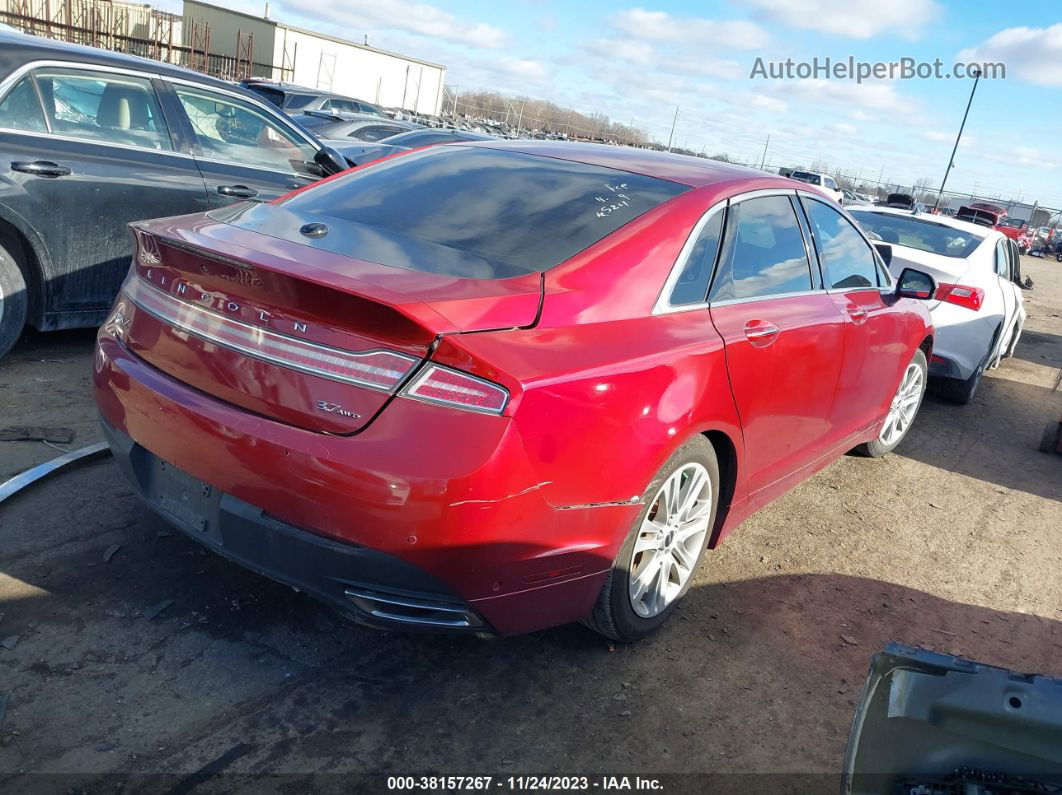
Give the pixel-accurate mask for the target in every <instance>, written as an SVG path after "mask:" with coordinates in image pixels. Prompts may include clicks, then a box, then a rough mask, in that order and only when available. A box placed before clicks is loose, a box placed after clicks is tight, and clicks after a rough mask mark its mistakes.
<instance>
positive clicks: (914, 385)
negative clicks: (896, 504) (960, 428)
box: [856, 348, 929, 458]
mask: <svg viewBox="0 0 1062 795" xmlns="http://www.w3.org/2000/svg"><path fill="white" fill-rule="evenodd" d="M928 374H929V364H928V362H926V355H925V353H924V352H923V351H922V349H921V348H919V349H918V350H917V351H915V355H914V358H913V359H911V363H910V364H908V365H907V368H906V369H905V370H904V371H903V377H902V378H901V379H900V386H899V387H897V389H896V394H895V395H894V396H893V398H892V403H891V404H890V405H889V413H888V414H886V415H885V423H884V424H883V425H882V426H881V433H879V434H878V438H877V439H874V440H873V441H870V442H867V443H866V444H861V445H860V446H859V447H857V448H856V450H857V451H858V452H860V453H862V454H863V455H865V456H869V457H871V458H881V456H883V455H886V454H888V453H891V452H892V451H893V450H895V449H896V447H897V446H898V445H899V444H900V442H902V441H903V440H904V438H906V436H907V432H908V431H909V430H911V425H913V424H914V420H915V417H916V416H917V415H918V409H919V408H921V406H922V398H923V397H925V394H926V383H927V380H928V379H927V376H928Z"/></svg>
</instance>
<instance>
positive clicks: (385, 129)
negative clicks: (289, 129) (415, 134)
mask: <svg viewBox="0 0 1062 795" xmlns="http://www.w3.org/2000/svg"><path fill="white" fill-rule="evenodd" d="M292 118H293V119H294V120H295V122H296V123H297V124H299V125H300V126H302V127H305V128H306V129H307V130H309V131H310V132H312V133H313V134H314V135H316V136H317V137H318V138H354V139H356V140H358V141H370V142H371V141H382V140H383V139H384V138H390V137H391V136H392V135H397V134H398V133H404V132H406V131H408V130H416V129H419V128H420V125H418V124H411V123H410V122H408V121H397V120H395V119H381V118H380V117H378V116H369V115H367V114H364V113H341V112H338V111H329V110H311V111H307V112H305V113H298V114H295V115H293V116H292Z"/></svg>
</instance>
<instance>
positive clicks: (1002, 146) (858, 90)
mask: <svg viewBox="0 0 1062 795" xmlns="http://www.w3.org/2000/svg"><path fill="white" fill-rule="evenodd" d="M177 2H178V0H165V1H164V2H162V3H160V5H161V6H163V7H167V6H173V5H177ZM213 2H215V3H216V4H217V5H223V6H227V7H230V8H234V9H238V10H241V11H246V12H249V13H255V14H261V13H262V11H263V8H264V5H265V3H264V1H263V2H258V1H257V0H213ZM172 10H175V11H179V10H180V9H179V8H173V9H172ZM270 17H272V18H273V19H277V20H280V21H283V22H287V23H289V24H293V25H299V26H303V27H307V28H311V29H317V30H322V31H325V32H328V33H330V34H331V35H339V36H344V37H346V38H350V39H352V40H354V41H358V42H361V41H362V40H363V37H364V36H365V35H366V34H367V35H368V36H369V41H370V43H371V44H372V45H374V46H377V47H381V48H383V49H387V50H392V51H396V52H400V53H403V54H406V55H411V56H415V57H418V58H421V59H424V60H429V61H433V62H436V63H441V64H444V65H445V66H446V67H447V77H446V80H447V83H448V84H449V85H454V86H457V87H458V90H460V91H467V90H473V89H486V90H496V91H500V92H503V93H512V94H520V95H526V96H531V97H535V98H540V99H548V100H551V101H554V102H556V103H557V104H559V105H563V106H570V107H573V108H575V109H576V110H579V111H581V112H584V113H594V112H597V113H604V114H606V115H608V116H610V117H611V118H612V119H613V120H614V121H620V122H622V123H624V124H626V123H629V122H630V121H631V120H632V119H633V122H634V125H635V126H636V127H640V128H642V129H644V130H646V131H647V132H648V133H649V134H650V135H651V136H653V137H654V138H655V139H656V140H659V141H662V142H665V143H666V142H667V140H668V137H669V135H670V132H671V126H672V120H673V117H674V113H675V108H676V106H678V109H679V110H678V121H677V124H676V125H675V132H674V141H675V143H676V145H683V146H686V147H688V148H690V149H693V150H697V151H700V150H702V149H703V150H704V151H705V152H706V153H707V154H709V155H711V154H716V153H721V152H725V153H727V154H729V155H731V156H732V157H734V158H737V159H740V160H742V161H745V162H748V161H752V160H755V161H756V162H757V163H758V162H759V161H760V160H761V158H762V156H763V151H764V146H765V144H766V142H767V137H768V136H770V144H769V148H768V150H767V158H766V159H767V162H768V163H769V164H772V165H774V166H779V165H791V164H804V165H805V166H806V165H810V164H811V163H813V162H814V161H824V162H826V163H828V164H829V166H830V168H831V170H832V171H833V172H834V173H837V172H840V173H842V174H845V175H848V176H857V175H861V176H862V177H863V178H868V177H869V178H871V179H877V177H878V175H879V174H883V175H884V178H885V179H887V180H891V181H894V182H897V183H901V184H905V185H908V186H910V185H912V184H914V182H915V181H916V180H922V179H924V180H927V181H929V182H930V183H931V184H932V185H933V186H934V187H938V186H939V184H940V180H941V178H942V177H943V175H944V170H945V167H946V166H947V162H948V157H949V155H950V153H951V149H952V146H953V145H954V142H955V134H956V132H957V131H958V127H959V123H960V121H961V120H962V116H963V111H964V109H965V107H966V102H967V100H968V98H969V92H970V87H971V85H972V81H970V80H967V79H957V78H951V79H943V78H941V79H924V80H923V79H909V80H902V79H888V78H886V79H881V80H874V79H871V80H869V81H867V82H864V83H863V84H862V85H860V84H857V83H856V81H854V80H839V79H828V80H827V79H805V80H801V79H778V80H775V79H772V80H766V79H762V78H752V77H750V74H751V73H752V71H753V67H754V66H755V64H756V60H757V58H762V59H763V60H764V62H765V63H766V62H781V61H785V60H786V59H789V58H792V59H793V61H794V62H800V61H811V60H812V59H813V58H816V57H818V58H819V59H820V61H822V59H825V58H826V57H830V58H832V59H833V60H834V61H837V60H847V59H848V58H849V57H853V58H855V59H856V61H865V62H871V63H872V62H885V63H888V62H896V61H899V60H900V59H901V58H912V59H914V60H915V61H922V62H932V61H933V60H934V59H937V58H939V59H940V60H941V61H942V62H943V63H944V68H945V70H950V69H951V66H952V64H953V63H955V62H957V61H962V62H969V61H980V62H985V61H989V62H1001V63H1003V64H1005V66H1006V78H1005V79H995V80H988V79H982V80H981V81H980V83H979V85H978V88H977V93H976V96H975V98H974V102H973V106H972V108H971V110H970V115H969V119H968V121H967V123H966V130H965V133H964V136H963V141H962V144H961V145H960V147H959V150H958V153H957V154H956V156H955V168H954V169H953V170H952V172H951V174H950V176H949V177H948V186H947V187H948V189H949V190H952V189H953V190H957V191H963V192H972V191H974V190H976V191H977V193H978V194H979V195H981V196H999V197H1001V198H1002V199H1005V200H1006V199H1015V200H1023V201H1027V202H1032V201H1039V202H1040V203H1041V204H1042V205H1046V206H1048V207H1054V208H1060V207H1062V184H1060V178H1062V150H1060V148H1059V141H1060V140H1062V3H1059V2H1058V0H1023V2H1021V3H1005V2H1004V3H1001V2H998V0H990V1H986V0H965V1H964V2H957V1H954V0H700V1H699V2H693V1H692V0H666V1H665V0H657V1H656V2H651V1H650V0H643V1H642V2H635V3H625V2H622V0H611V1H609V0H578V2H573V1H572V0H494V1H493V2H481V1H480V0H427V1H422V0H324V2H322V0H270Z"/></svg>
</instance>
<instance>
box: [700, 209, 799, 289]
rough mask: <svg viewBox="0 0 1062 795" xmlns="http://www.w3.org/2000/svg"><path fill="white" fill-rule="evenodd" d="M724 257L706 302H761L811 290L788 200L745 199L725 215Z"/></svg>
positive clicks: (796, 227)
mask: <svg viewBox="0 0 1062 795" xmlns="http://www.w3.org/2000/svg"><path fill="white" fill-rule="evenodd" d="M727 215H728V221H727V239H728V240H729V241H730V242H729V244H728V245H727V253H726V254H725V255H724V258H723V262H722V264H721V265H720V268H719V276H718V277H717V278H716V279H715V283H714V284H713V285H712V295H711V300H712V301H716V302H718V301H730V300H737V299H750V298H766V297H768V296H772V295H784V294H786V293H799V292H805V291H807V290H810V289H811V268H810V266H809V264H808V258H807V252H806V250H805V248H804V237H803V235H802V234H801V232H800V226H799V224H798V223H797V217H796V213H795V212H794V210H793V205H792V203H791V202H790V201H789V197H788V196H765V197H762V198H758V199H746V200H745V201H743V202H741V203H739V204H735V205H733V206H732V207H731V208H730V211H729V212H728V213H727Z"/></svg>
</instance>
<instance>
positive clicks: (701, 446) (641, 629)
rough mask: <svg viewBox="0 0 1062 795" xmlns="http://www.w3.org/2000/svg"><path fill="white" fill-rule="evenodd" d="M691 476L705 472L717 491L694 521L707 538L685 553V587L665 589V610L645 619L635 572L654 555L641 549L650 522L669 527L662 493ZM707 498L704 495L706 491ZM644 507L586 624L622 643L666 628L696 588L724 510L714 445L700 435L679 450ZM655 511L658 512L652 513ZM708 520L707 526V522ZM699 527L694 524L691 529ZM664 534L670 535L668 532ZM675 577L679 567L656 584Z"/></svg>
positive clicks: (654, 484)
mask: <svg viewBox="0 0 1062 795" xmlns="http://www.w3.org/2000/svg"><path fill="white" fill-rule="evenodd" d="M686 472H690V473H703V474H701V475H700V476H701V477H703V476H704V475H707V480H708V484H709V488H710V489H711V491H710V494H709V495H708V496H707V498H706V499H705V500H704V501H702V503H701V508H700V510H698V511H697V512H696V516H697V519H696V520H694V522H696V523H697V526H700V523H702V522H703V523H704V526H705V531H704V534H703V538H700V539H699V541H698V540H696V539H691V541H692V542H694V544H695V546H694V547H693V548H689V549H686V550H685V551H684V552H683V557H686V558H687V559H688V560H690V561H691V565H690V566H689V568H688V574H686V578H685V581H684V582H681V585H680V584H679V583H678V582H675V583H674V584H673V585H669V586H668V587H667V588H665V590H669V591H670V593H669V594H668V595H667V597H666V599H664V600H662V601H661V604H663V607H662V608H661V609H659V610H658V611H656V612H652V614H650V615H642V614H641V612H651V611H647V610H646V606H645V604H643V603H642V602H640V601H639V602H638V607H637V608H636V606H635V594H634V592H633V591H634V590H636V589H637V586H638V583H637V579H636V581H635V589H632V587H631V583H632V572H635V571H640V570H641V567H642V566H644V565H647V564H648V563H649V562H650V561H648V560H646V558H645V556H646V555H650V551H646V552H639V553H637V554H636V553H635V544H636V543H638V544H639V545H642V544H643V543H644V542H646V526H647V524H648V523H649V522H653V523H660V524H664V525H666V524H667V522H664V521H661V520H662V519H663V515H662V514H660V513H659V511H660V510H661V506H662V505H664V502H666V500H665V501H664V502H658V499H661V500H663V499H664V498H662V497H661V492H662V491H663V490H664V488H665V485H667V484H669V483H672V482H673V476H677V477H678V478H679V483H686V482H687V481H682V480H681V478H682V477H683V476H685V473H686ZM692 478H693V475H691V480H690V481H689V482H688V483H689V488H691V489H692V488H693V485H694V484H695V483H696V481H694V480H692ZM701 488H703V486H702V487H701ZM678 493H679V494H681V493H682V492H681V491H679V492H678ZM701 493H702V494H703V492H701ZM642 503H643V505H642V509H641V510H640V511H639V512H638V516H637V518H636V519H635V520H634V526H633V527H632V528H631V530H630V532H629V533H628V534H627V538H626V539H625V540H624V542H623V546H622V547H620V551H619V554H618V555H617V556H616V560H615V562H613V564H612V569H611V570H610V571H609V573H608V579H606V580H605V584H604V586H603V587H602V588H601V593H600V594H598V597H597V603H596V604H595V605H594V610H593V612H592V613H591V614H590V615H589V616H588V617H587V618H586V619H584V621H583V623H584V624H586V625H587V626H588V627H590V628H591V629H593V630H594V631H595V632H598V633H600V634H602V635H604V636H605V637H606V638H611V639H612V640H616V641H620V642H622V643H630V642H632V641H636V640H639V639H641V638H643V637H645V636H646V635H648V634H649V633H650V632H652V631H653V630H655V629H657V628H658V627H659V626H660V625H661V624H663V623H664V622H665V621H666V620H667V618H668V616H670V615H671V613H672V612H673V611H674V609H675V606H676V605H677V604H678V603H679V601H680V600H681V599H682V597H683V596H685V595H686V592H687V591H688V590H689V588H690V585H691V584H692V583H693V578H694V576H695V575H696V573H697V569H698V568H699V564H700V561H701V558H703V557H704V549H705V547H706V546H707V545H708V541H709V539H710V538H711V536H712V529H713V528H714V526H715V517H716V512H717V511H718V509H719V462H718V460H717V458H716V455H715V448H713V447H712V444H711V442H709V441H708V440H707V439H706V438H704V437H703V436H697V437H695V438H693V439H691V440H690V441H688V442H686V444H684V445H683V446H682V447H680V448H679V449H678V450H676V451H675V453H674V455H672V456H671V458H669V459H668V460H667V462H666V463H665V464H664V466H663V467H661V469H660V471H659V472H657V473H656V475H655V476H654V477H653V479H652V481H650V483H649V485H648V487H647V488H646V490H645V493H644V494H643V495H642ZM650 511H653V512H654V513H653V514H650ZM704 520H707V521H706V522H705V521H704ZM694 522H690V523H689V524H690V526H691V527H692V526H693V524H694ZM664 529H665V530H666V527H665V528H664ZM677 533H678V531H673V532H671V533H670V534H668V536H667V537H665V540H664V541H663V542H662V543H663V544H664V545H667V544H669V543H670V541H671V538H670V536H675V535H676V534H677ZM651 554H652V555H655V554H657V553H656V552H655V551H654V552H652V553H651ZM672 575H674V576H675V577H676V579H677V578H680V577H681V573H679V569H678V567H676V568H673V569H671V570H670V573H669V575H668V579H667V580H662V578H663V575H657V576H656V577H652V578H650V579H651V580H652V582H653V583H659V582H661V581H664V582H665V583H670V579H671V576H672Z"/></svg>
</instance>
